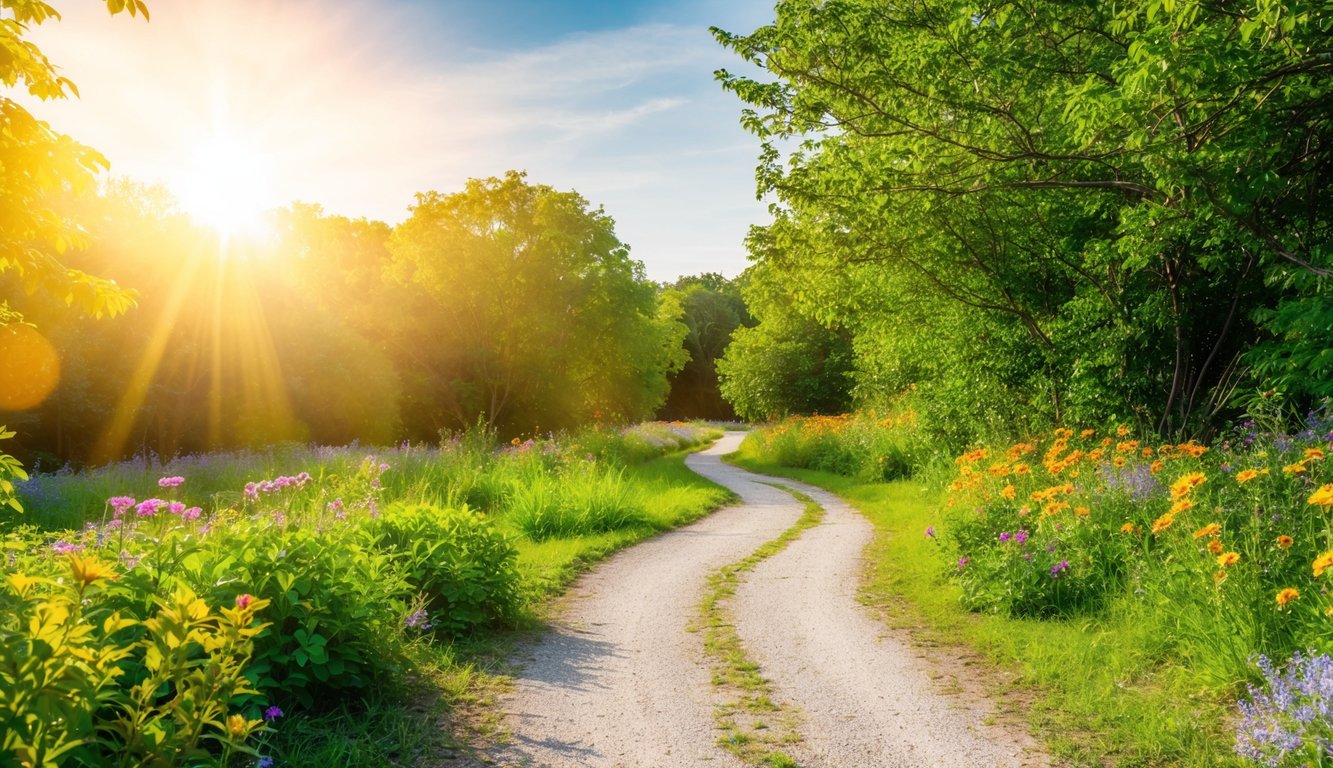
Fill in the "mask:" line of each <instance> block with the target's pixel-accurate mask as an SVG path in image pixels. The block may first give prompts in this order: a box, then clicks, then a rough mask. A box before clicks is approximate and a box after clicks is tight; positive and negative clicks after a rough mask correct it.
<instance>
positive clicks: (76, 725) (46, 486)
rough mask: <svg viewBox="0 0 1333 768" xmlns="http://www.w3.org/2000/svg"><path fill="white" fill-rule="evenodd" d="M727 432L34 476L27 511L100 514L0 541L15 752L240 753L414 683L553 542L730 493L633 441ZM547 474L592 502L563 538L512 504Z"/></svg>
mask: <svg viewBox="0 0 1333 768" xmlns="http://www.w3.org/2000/svg"><path fill="white" fill-rule="evenodd" d="M716 435H717V432H716V430H712V429H709V428H702V427H689V426H687V425H683V424H676V425H644V426H641V427H636V428H630V429H625V430H623V431H622V430H611V431H608V432H607V433H603V432H602V431H600V430H589V431H588V433H587V434H585V435H583V436H580V435H573V436H567V437H563V438H562V439H558V440H557V439H550V440H546V441H543V442H541V443H540V444H539V443H538V442H537V441H528V442H527V443H519V444H518V445H512V444H510V445H506V446H497V445H495V443H494V433H487V432H484V431H483V432H480V433H474V434H468V435H458V436H455V437H454V438H452V439H450V440H448V441H446V442H445V443H444V444H443V445H441V446H440V447H438V448H427V447H424V446H413V445H411V444H405V445H403V446H400V447H398V448H397V449H392V450H388V451H381V452H378V453H377V454H372V455H367V454H366V453H365V452H364V450H361V449H356V448H348V449H330V448H316V449H300V448H288V449H286V450H283V451H271V452H268V453H265V454H262V455H260V454H253V453H250V454H240V455H236V456H223V455H214V456H202V457H200V456H196V457H186V458H183V459H177V460H175V461H173V462H171V463H169V464H161V463H158V462H156V461H154V460H151V459H149V460H146V461H139V462H135V463H132V464H131V463H122V464H118V465H111V466H108V467H106V468H103V469H101V470H97V471H95V472H93V473H88V474H81V475H75V474H69V473H66V474H61V475H55V476H49V475H37V476H35V477H34V478H33V479H32V480H31V481H29V482H28V483H25V484H24V487H23V488H20V489H19V490H20V493H23V494H25V495H26V494H29V493H31V492H33V491H34V490H39V492H40V493H41V494H42V498H41V499H40V500H38V501H37V502H36V503H33V504H31V509H32V513H33V514H32V515H31V517H30V519H33V520H36V521H43V520H44V518H46V517H47V515H48V514H50V512H51V510H53V509H57V510H58V509H61V508H69V509H68V510H67V511H66V512H65V516H64V517H62V518H61V519H64V520H68V521H71V522H73V523H74V525H76V526H80V525H81V524H82V521H83V520H84V519H86V520H87V521H88V522H87V524H86V525H81V527H78V528H75V529H65V530H61V529H56V530H53V531H50V532H43V531H41V530H39V529H37V528H34V527H32V526H28V527H24V528H21V529H15V530H13V531H12V532H11V533H9V535H8V536H7V538H6V539H5V540H4V550H5V552H6V553H7V557H6V558H5V559H4V560H0V726H3V728H2V729H0V733H3V734H4V736H3V738H4V741H3V743H0V764H6V765H7V764H9V762H10V761H14V760H17V761H19V762H18V763H17V764H23V765H27V764H32V765H52V766H55V765H76V764H78V765H122V764H123V765H141V764H154V765H187V764H188V765H227V764H230V763H233V762H234V761H233V760H232V758H233V756H240V755H246V756H249V757H250V758H253V757H257V756H261V754H260V753H261V751H262V752H269V751H270V749H273V748H275V747H273V744H272V743H270V742H271V741H272V742H274V743H278V744H282V743H284V742H283V739H282V738H281V734H280V733H276V730H277V729H276V726H275V725H274V720H276V719H277V718H278V717H281V716H282V715H283V713H284V712H290V713H292V714H300V715H302V716H324V715H321V714H320V713H321V711H323V710H330V709H337V708H343V707H347V706H352V707H355V706H357V703H358V702H364V701H366V700H368V699H371V698H380V697H384V696H389V697H393V696H395V695H401V693H402V688H401V686H402V685H403V684H404V682H405V680H406V679H407V672H408V670H409V669H414V668H415V663H416V660H417V659H418V658H419V653H418V651H419V649H420V648H422V647H424V646H425V644H426V643H429V642H430V641H431V640H432V639H433V638H435V637H438V638H440V639H442V640H448V641H451V642H453V641H468V642H470V641H475V640H477V639H478V638H484V637H486V636H488V635H489V634H490V633H493V632H494V631H496V630H497V629H503V628H504V627H506V626H508V625H512V624H513V623H514V622H515V621H516V620H517V619H519V618H520V617H521V616H522V615H524V614H523V609H524V607H525V606H526V605H527V604H528V603H529V602H530V601H532V600H534V599H537V598H539V597H542V596H545V595H546V594H547V593H548V592H549V591H550V590H551V589H553V588H554V587H555V586H558V585H559V584H561V583H563V581H564V578H566V577H564V576H560V577H555V578H553V574H551V573H549V572H547V570H546V569H547V567H548V565H551V566H554V567H557V568H569V567H570V563H569V562H568V561H564V560H558V558H556V557H555V556H554V555H553V553H552V552H551V551H547V552H545V553H543V554H540V556H538V553H539V550H541V549H542V548H546V547H563V548H565V549H566V550H568V551H570V552H573V553H575V554H576V555H577V556H578V557H581V558H589V557H594V556H596V554H597V552H599V551H600V552H605V551H609V550H610V549H613V548H615V546H623V545H624V544H626V543H629V542H630V541H634V540H637V539H638V538H642V537H643V536H644V535H647V534H648V533H651V532H652V531H653V530H657V529H659V528H661V527H665V526H667V525H671V524H678V523H679V522H681V521H682V520H683V519H689V517H690V516H691V515H697V514H699V513H700V512H701V511H702V510H703V509H705V508H707V507H709V505H712V504H716V503H717V502H718V501H719V497H718V495H717V494H716V493H713V492H709V493H702V494H700V493H695V494H687V496H688V497H687V498H682V497H681V496H680V495H679V492H680V491H681V490H682V488H683V487H684V486H686V485H689V483H688V482H687V481H683V480H681V479H680V478H675V477H664V478H663V479H662V482H661V483H660V484H659V483H658V482H657V481H656V480H653V479H652V478H653V477H655V475H652V474H651V473H649V474H644V475H640V474H637V468H634V470H633V471H635V472H636V474H634V475H633V479H631V476H630V474H629V473H630V471H631V469H627V467H626V465H624V464H622V463H621V459H620V457H633V458H637V459H644V458H648V457H649V456H657V455H661V454H662V453H665V452H667V451H672V450H676V449H678V448H680V447H682V446H689V445H697V444H699V443H701V442H702V441H704V440H706V439H710V438H711V437H715V436H716ZM596 445H600V446H603V447H604V448H605V450H606V453H605V454H602V455H592V454H591V453H589V449H590V447H592V446H596ZM391 462H392V463H391ZM273 463H282V464H285V465H287V466H289V467H290V466H292V465H294V464H298V463H299V464H300V465H305V466H309V467H310V468H311V470H313V472H298V473H296V474H277V473H276V472H274V471H273V469H272V465H273ZM477 469H480V470H481V472H482V474H483V475H490V476H494V477H495V479H494V481H493V482H494V483H495V484H496V485H497V486H498V487H501V488H503V492H502V493H498V494H496V495H495V496H494V497H492V498H491V499H490V506H489V508H488V509H487V510H486V511H485V512H481V511H473V510H468V509H466V508H461V507H457V506H453V505H451V504H450V503H449V502H448V499H451V498H456V497H459V496H461V495H466V494H467V493H468V491H469V488H470V487H471V486H473V485H475V484H476V483H477V482H478V475H477V473H476V472H475V470H477ZM287 471H289V472H290V471H292V470H291V469H288V470H287ZM686 474H688V473H686ZM262 477H268V478H269V479H257V478H262ZM534 478H540V479H542V480H543V481H544V482H546V483H547V487H548V490H549V492H550V495H551V496H552V497H564V496H568V497H570V498H574V499H579V500H580V503H583V504H585V506H586V510H585V511H586V513H587V514H588V515H593V516H590V517H585V518H583V519H582V521H581V522H582V524H583V526H582V527H581V528H579V529H577V530H570V531H567V532H565V534H564V535H565V538H551V539H547V538H545V537H544V539H543V541H535V540H534V539H532V538H528V537H526V536H523V535H521V532H522V530H523V526H522V525H521V523H520V519H519V516H518V513H517V512H516V510H515V509H514V508H513V507H514V500H515V499H516V498H518V495H519V494H520V493H521V492H522V491H523V490H524V489H526V488H527V487H528V485H529V484H530V482H531V481H532V480H533V479H534ZM247 479H248V482H246V480H247ZM562 484H563V486H562ZM228 486H230V487H228ZM108 488H114V491H112V493H116V495H111V496H110V497H109V498H108V494H107V492H106V491H105V490H104V489H108ZM650 489H651V493H650V492H649V490H650ZM125 490H132V491H135V492H136V494H137V495H148V494H151V497H149V498H144V499H142V500H140V499H136V498H131V497H128V496H123V495H119V492H123V491H125ZM598 494H606V495H607V497H606V498H600V497H599V496H598ZM650 496H651V497H652V498H650ZM658 496H660V497H661V499H662V500H665V501H663V502H659V499H658V498H657V497H658ZM25 497H26V496H25ZM626 497H632V498H635V499H642V501H641V502H640V503H639V504H640V506H639V508H638V509H637V514H638V516H639V518H638V519H637V520H636V523H637V524H638V527H637V528H635V529H634V530H625V529H623V528H621V527H619V526H620V525H621V521H620V519H619V518H617V517H616V514H617V512H616V510H617V506H618V505H619V504H621V502H622V501H623V499H624V498H626ZM191 502H197V503H198V505H197V506H188V505H187V504H189V503H191ZM84 504H87V505H88V506H86V507H83V508H80V507H81V505H84ZM94 504H95V506H94ZM664 504H665V506H664ZM71 513H73V514H72V515H71ZM597 514H606V515H608V518H607V519H605V520H603V519H598V518H596V517H595V515H597ZM75 515H77V517H75ZM601 531H608V532H611V533H612V534H614V535H615V536H617V537H618V538H616V539H614V540H600V539H599V538H598V537H599V535H600V534H598V532H601ZM570 537H574V538H570ZM580 539H584V540H587V541H586V543H587V544H589V545H590V546H586V547H585V546H584V544H585V541H582V540H580ZM571 545H572V546H571ZM599 547H600V549H598V548H599ZM525 556H526V557H528V558H529V560H528V561H527V562H526V564H524V561H523V560H521V558H522V557H525ZM270 736H273V737H274V739H272V740H271V739H270ZM263 756H265V757H267V756H268V755H267V754H265V755H263Z"/></svg>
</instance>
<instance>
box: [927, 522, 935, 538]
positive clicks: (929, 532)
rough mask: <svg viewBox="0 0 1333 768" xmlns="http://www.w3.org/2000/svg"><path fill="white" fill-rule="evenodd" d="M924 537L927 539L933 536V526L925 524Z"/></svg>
mask: <svg viewBox="0 0 1333 768" xmlns="http://www.w3.org/2000/svg"><path fill="white" fill-rule="evenodd" d="M926 538H928V539H933V538H935V526H933V525H928V526H926Z"/></svg>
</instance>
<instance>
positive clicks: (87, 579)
mask: <svg viewBox="0 0 1333 768" xmlns="http://www.w3.org/2000/svg"><path fill="white" fill-rule="evenodd" d="M69 570H70V573H71V574H72V575H73V576H74V580H75V581H77V582H80V583H82V584H83V585H84V586H85V587H86V586H89V585H91V584H92V583H93V582H96V581H100V580H101V579H108V580H111V579H115V578H116V572H115V571H114V570H112V568H111V566H109V565H107V564H106V563H103V562H101V561H99V560H98V559H97V558H95V557H91V556H90V557H79V556H78V555H76V554H74V553H72V552H71V553H70V554H69Z"/></svg>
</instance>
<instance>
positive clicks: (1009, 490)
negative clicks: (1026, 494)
mask: <svg viewBox="0 0 1333 768" xmlns="http://www.w3.org/2000/svg"><path fill="white" fill-rule="evenodd" d="M1000 495H1001V496H1003V497H1004V498H1006V499H1009V500H1011V501H1012V500H1013V498H1014V497H1015V496H1017V495H1018V491H1017V490H1016V489H1015V488H1014V486H1012V485H1005V486H1004V488H1003V489H1002V490H1001V491H1000Z"/></svg>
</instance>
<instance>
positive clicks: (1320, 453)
mask: <svg viewBox="0 0 1333 768" xmlns="http://www.w3.org/2000/svg"><path fill="white" fill-rule="evenodd" d="M1305 458H1307V459H1313V460H1314V461H1323V460H1324V449H1323V448H1306V449H1305Z"/></svg>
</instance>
